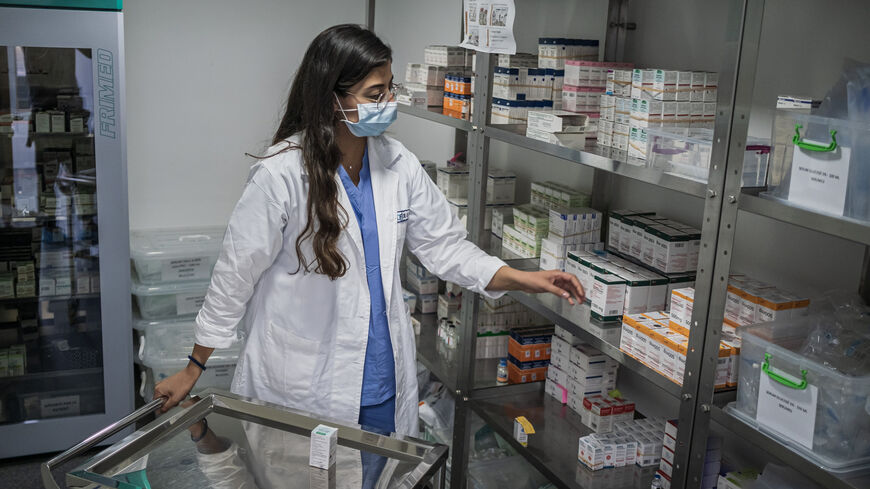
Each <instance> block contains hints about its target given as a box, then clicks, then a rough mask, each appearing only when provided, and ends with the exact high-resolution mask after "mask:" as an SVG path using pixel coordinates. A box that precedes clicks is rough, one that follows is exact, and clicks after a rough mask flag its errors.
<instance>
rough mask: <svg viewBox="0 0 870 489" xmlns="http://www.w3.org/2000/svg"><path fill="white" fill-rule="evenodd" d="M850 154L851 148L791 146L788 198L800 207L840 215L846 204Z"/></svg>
mask: <svg viewBox="0 0 870 489" xmlns="http://www.w3.org/2000/svg"><path fill="white" fill-rule="evenodd" d="M807 142H811V141H807ZM816 144H817V143H816ZM850 155H851V149H850V148H844V147H843V146H840V147H838V148H837V150H836V151H831V152H816V151H808V150H804V149H801V148H798V147H795V149H794V157H793V158H792V162H791V184H790V186H789V190H788V200H789V201H791V202H794V203H796V204H798V205H802V206H804V207H809V208H811V209H816V210H820V211H823V212H827V213H830V214H835V215H838V216H842V215H843V210H844V209H845V206H846V185H847V183H848V182H849V157H850Z"/></svg>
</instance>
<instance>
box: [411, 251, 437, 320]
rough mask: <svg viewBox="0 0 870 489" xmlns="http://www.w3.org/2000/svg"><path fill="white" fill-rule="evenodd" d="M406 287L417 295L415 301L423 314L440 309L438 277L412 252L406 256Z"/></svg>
mask: <svg viewBox="0 0 870 489" xmlns="http://www.w3.org/2000/svg"><path fill="white" fill-rule="evenodd" d="M405 288H406V289H408V291H409V292H411V293H413V294H414V295H415V296H416V298H415V301H414V302H415V305H416V307H417V310H418V311H420V312H421V313H422V314H430V313H433V312H436V311H437V310H438V277H436V276H435V275H434V274H432V273H431V272H430V271H429V270H426V267H424V266H423V265H422V264H421V263H420V262H419V260H417V258H416V257H414V255H411V254H408V255H407V257H406V258H405Z"/></svg>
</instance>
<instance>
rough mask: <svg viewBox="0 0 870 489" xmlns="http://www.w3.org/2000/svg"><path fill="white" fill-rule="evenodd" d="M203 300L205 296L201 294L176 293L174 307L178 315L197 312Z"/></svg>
mask: <svg viewBox="0 0 870 489" xmlns="http://www.w3.org/2000/svg"><path fill="white" fill-rule="evenodd" d="M203 302H205V296H204V295H202V294H178V295H176V296H175V307H176V309H177V313H178V315H179V316H185V315H187V314H196V313H198V312H199V310H200V309H201V308H202V303H203Z"/></svg>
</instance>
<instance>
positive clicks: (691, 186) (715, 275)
mask: <svg viewBox="0 0 870 489" xmlns="http://www.w3.org/2000/svg"><path fill="white" fill-rule="evenodd" d="M369 2H370V5H373V4H374V0H369ZM734 4H735V8H734V11H732V12H731V13H730V14H729V17H728V18H727V19H724V22H725V25H726V26H727V34H726V36H727V39H726V42H725V50H724V52H725V55H724V56H722V57H721V59H722V61H721V63H722V65H721V67H720V69H719V70H718V72H719V75H720V78H719V99H718V101H717V111H716V119H715V125H714V126H715V129H714V133H715V134H716V138H715V140H714V143H713V149H712V155H711V169H710V174H709V179H708V182H707V183H702V182H698V181H694V180H689V179H685V178H682V177H679V176H676V175H672V174H667V173H662V172H658V171H655V170H652V169H649V168H647V167H646V166H645V165H644V162H643V161H641V160H637V159H634V158H629V157H628V156H627V154H626V153H625V152H623V151H617V150H614V149H611V148H604V147H599V146H597V145H594V144H590V145H587V146H586V147H585V148H584V149H583V150H578V149H573V148H566V147H562V146H558V145H553V144H548V143H545V142H540V141H536V140H532V139H529V138H527V137H525V135H524V133H523V131H522V128H521V127H520V126H512V125H490V124H489V114H488V112H489V110H488V109H489V106H490V102H491V96H490V94H491V90H492V80H491V76H490V73H491V72H492V68H491V67H492V66H493V65H494V63H495V59H494V56H492V55H487V54H482V53H478V54H477V61H476V70H477V80H476V83H475V93H474V99H475V101H476V103H475V106H474V112H473V114H472V118H471V120H472V121H475V122H473V123H470V122H466V121H460V120H457V119H452V118H450V117H447V116H443V115H441V114H440V113H439V112H440V111H436V110H433V109H419V108H410V107H403V106H400V111H401V112H403V113H405V114H409V115H412V116H415V117H419V118H422V119H426V120H429V121H432V122H434V123H438V124H443V125H446V126H448V127H453V128H455V129H457V135H458V136H460V135H461V136H462V137H463V138H466V137H467V139H462V140H461V141H462V142H463V143H465V142H467V146H466V147H465V148H464V149H465V151H466V159H467V163H468V165H469V169H470V183H469V196H468V230H469V239H471V240H472V241H473V242H475V243H477V244H478V245H480V246H481V247H482V248H483V249H487V250H490V251H491V252H492V250H494V249H496V247H497V245H498V241H499V240H497V239H490V234H489V232H488V231H486V232H484V230H483V220H484V205H483V202H484V200H485V192H486V175H487V173H488V168H489V161H488V160H489V145H490V142H491V141H492V140H496V141H500V142H503V143H507V144H509V145H512V146H515V147H519V148H524V149H528V150H531V151H534V152H537V153H540V154H543V155H548V156H552V157H555V158H559V159H561V160H565V161H567V162H570V163H574V164H577V165H581V166H583V167H586V168H590V169H592V170H593V171H594V175H595V185H594V190H595V194H596V195H593V207H595V208H597V209H600V210H607V209H608V208H609V205H608V204H609V198H610V197H611V196H606V195H601V194H600V193H599V192H606V190H605V188H606V187H607V185H601V184H602V183H607V182H608V181H610V179H611V178H612V177H616V178H628V179H631V180H636V181H641V182H644V183H646V184H649V185H652V186H655V187H657V188H661V189H666V190H668V191H673V192H677V193H681V194H686V195H690V196H694V197H697V198H698V203H699V205H702V207H703V221H702V240H701V241H702V243H701V244H702V249H701V254H700V258H699V266H698V269H697V278H696V285H695V307H694V315H693V318H692V323H693V324H692V331H693V334H692V335H691V336H690V339H689V341H690V343H689V350H690V353H689V355H688V357H687V362H686V377H685V378H684V382H683V385H682V386H680V385H677V384H676V383H674V382H671V381H670V380H668V379H665V378H664V377H663V376H661V375H659V374H658V373H656V372H654V371H653V370H651V369H650V368H648V367H647V366H646V365H644V364H642V363H640V362H638V361H637V360H635V359H634V358H631V357H629V356H627V355H625V354H624V353H622V352H621V351H620V350H619V348H618V346H617V345H613V344H610V343H608V342H606V341H604V340H603V339H602V338H600V337H598V336H596V335H595V334H593V331H594V330H595V329H596V328H593V327H590V326H592V324H591V323H590V322H589V321H590V319H589V314H588V308H586V306H575V307H571V306H569V305H567V304H566V303H564V302H561V301H559V300H556V299H555V298H554V297H550V296H541V295H530V294H525V293H522V292H510V295H511V297H513V298H515V299H516V300H517V301H519V302H520V303H522V304H523V305H525V306H526V307H529V308H530V309H532V310H534V311H536V312H537V313H539V314H541V315H543V316H544V317H546V318H547V319H548V320H550V321H552V322H553V323H555V324H557V325H559V326H561V327H563V328H566V329H567V330H569V331H570V332H571V333H572V334H575V335H578V336H580V337H582V338H583V339H584V340H585V341H587V342H588V343H590V344H592V345H593V346H595V347H596V348H598V349H600V350H601V351H603V352H604V353H606V354H607V355H609V356H611V357H612V358H614V359H615V360H617V361H618V362H619V363H620V365H621V368H623V369H628V370H631V371H632V372H634V373H636V374H638V375H640V376H641V377H642V378H643V379H644V380H646V381H649V382H650V383H651V384H653V385H655V386H656V387H657V389H656V391H659V392H662V393H663V395H665V396H667V397H669V398H673V399H676V400H677V402H678V404H679V417H678V423H679V427H680V429H679V432H678V438H677V452H676V454H675V463H674V471H675V472H674V477H673V481H672V487H673V488H684V489H689V488H695V487H698V486H699V485H700V479H701V475H702V473H703V468H704V457H705V452H706V441H707V437H708V435H709V432H710V429H711V424H712V423H716V424H717V425H718V426H720V427H721V428H724V430H725V431H726V432H729V433H731V434H732V435H733V436H736V437H739V438H740V439H743V440H745V441H747V442H749V443H751V444H754V445H756V446H758V447H759V448H761V449H762V450H764V451H765V452H766V453H768V454H770V455H772V456H773V457H775V458H777V459H779V460H780V461H782V462H784V463H785V464H787V465H789V466H791V467H792V468H794V469H795V470H797V471H799V472H801V473H803V474H804V475H806V476H807V477H809V478H810V479H812V480H814V481H816V482H818V483H820V484H821V485H822V486H823V487H826V488H836V489H857V488H859V487H861V488H866V487H870V475H864V476H855V477H841V476H840V475H837V474H835V473H832V472H829V471H826V470H824V469H823V468H820V467H818V466H816V465H814V464H813V463H812V462H810V461H808V460H807V459H805V458H804V457H802V456H801V455H799V454H797V453H795V452H793V451H791V450H790V449H788V448H786V447H785V446H784V445H782V444H781V443H779V442H777V441H776V440H774V439H772V438H770V437H768V436H767V435H765V434H764V433H762V432H759V431H757V430H755V429H754V428H752V427H750V426H748V425H746V424H744V423H743V422H741V421H739V420H737V419H736V418H734V417H732V416H730V415H729V414H727V413H726V412H725V411H724V410H723V409H722V406H724V405H725V404H727V403H728V402H731V401H733V400H734V399H735V391H733V390H732V391H726V392H715V391H714V388H713V386H714V382H713V379H714V374H715V365H716V357H717V356H718V343H719V339H720V335H721V324H722V317H723V314H724V307H725V297H726V286H727V281H728V275H729V272H730V268H731V257H732V255H733V253H732V252H733V245H734V239H735V234H736V228H737V216H738V210H741V211H744V212H747V213H750V214H754V215H758V216H763V217H766V218H770V219H774V220H778V221H781V222H785V223H788V224H791V225H795V226H799V227H803V228H807V229H811V230H815V231H818V232H821V233H825V234H828V235H831V236H836V237H839V238H842V239H846V240H850V241H854V242H857V243H860V244H864V245H870V225H868V223H866V222H860V221H855V220H851V219H848V218H841V217H833V216H828V215H823V214H819V213H816V212H813V211H810V210H806V209H802V208H799V207H794V206H791V205H788V204H787V203H785V202H781V201H777V200H772V199H768V198H764V197H760V196H758V195H757V193H756V192H757V190H753V189H741V181H740V180H741V179H740V175H741V173H742V172H741V169H742V165H743V152H744V151H743V148H744V146H745V144H746V139H747V133H748V125H749V118H750V112H751V102H752V98H753V89H754V85H755V78H756V73H755V71H756V64H757V59H758V51H759V46H760V39H761V28H762V17H763V14H764V6H765V2H764V0H738V1H736V2H734ZM607 15H608V18H607V19H602V22H606V24H607V25H608V26H609V27H608V31H607V35H606V38H607V46H606V53H605V59H606V60H608V61H622V60H623V52H624V49H625V46H624V44H625V37H626V35H627V31H626V26H627V25H629V24H628V23H627V20H628V2H627V1H626V0H610V2H609V8H608V14H607ZM632 20H634V19H632ZM457 141H460V140H459V139H457ZM868 250H870V248H868ZM867 257H868V258H867V259H865V263H866V264H868V265H867V266H870V252H868V253H867ZM509 263H510V264H511V265H512V266H515V267H517V268H526V269H537V262H536V261H534V260H532V261H529V260H521V261H510V262H509ZM864 276H865V277H867V279H866V282H867V285H865V287H866V288H867V291H865V292H864V293H865V296H866V295H867V294H868V291H870V271H866V270H865V272H864ZM478 308H479V304H478V303H477V300H476V299H475V298H474V297H473V295H472V294H464V297H463V305H462V324H471V325H475V324H476V318H477V313H478ZM584 312H585V314H584ZM708 325H709V327H708ZM595 326H598V325H595ZM424 329H425V328H424ZM461 335H462V338H461V340H460V349H459V350H458V351H457V353H458V355H459V357H458V359H457V362H456V363H455V364H453V365H452V366H451V367H449V368H448V367H445V366H444V365H442V364H440V363H439V362H438V360H437V359H436V358H434V357H433V355H432V352H434V347H432V346H431V345H430V344H429V343H428V342H429V341H430V340H429V339H427V338H426V337H425V336H422V335H421V338H420V340H418V357H419V358H420V360H421V362H423V363H424V364H425V365H426V366H427V367H428V368H429V369H430V370H431V371H432V372H433V374H434V375H435V376H437V377H439V378H440V379H441V380H442V381H444V382H445V384H447V385H448V386H449V387H450V388H451V390H453V391H454V392H455V394H456V398H457V402H456V413H455V415H456V416H455V425H454V434H453V450H452V453H451V458H452V467H453V470H452V476H451V487H454V488H463V487H465V478H464V475H465V473H466V470H467V463H468V451H469V447H468V444H469V435H470V433H469V425H470V416H471V413H475V414H477V415H479V416H480V417H481V418H483V420H484V421H485V422H486V423H487V424H488V425H490V426H491V427H492V428H493V429H494V430H495V431H496V432H498V433H499V434H501V435H502V436H503V437H504V438H505V439H506V440H507V441H508V442H510V443H511V444H512V445H513V446H514V448H515V449H516V450H517V452H518V453H520V454H521V455H522V456H523V457H525V458H526V459H527V460H528V461H529V462H530V463H531V464H532V465H533V466H534V467H536V468H537V469H538V470H540V471H541V472H542V473H543V474H544V475H545V476H547V477H548V478H550V480H551V481H552V482H553V483H554V485H556V486H557V487H565V488H567V487H581V488H584V489H585V488H587V487H588V488H591V487H605V488H609V487H614V488H617V487H648V483H649V480H650V479H651V474H652V472H649V473H648V474H640V475H638V477H645V479H643V483H638V480H637V479H635V480H634V482H633V483H629V482H625V481H621V482H614V480H615V479H620V477H618V476H617V477H614V478H610V479H608V478H606V476H602V477H603V479H602V480H598V479H597V478H596V475H597V474H596V473H593V472H591V471H588V470H586V469H585V468H584V467H583V466H582V465H581V464H580V463H579V462H577V461H576V459H575V457H574V453H575V452H576V449H577V445H576V444H577V439H578V437H580V436H583V435H585V434H587V433H588V429H587V428H586V427H585V426H583V425H582V423H580V422H579V417H578V416H577V415H576V414H574V413H573V412H571V411H570V409H568V408H567V407H565V406H561V405H560V404H559V403H558V402H556V401H554V400H551V399H549V398H548V397H547V396H545V395H544V394H543V393H542V392H541V389H540V386H530V385H528V384H525V385H517V386H508V387H500V388H481V385H480V384H479V383H478V382H477V378H478V376H479V375H480V374H481V373H482V372H483V373H485V372H486V370H485V369H483V370H481V369H479V368H478V365H477V364H476V363H475V362H476V361H475V360H474V358H475V348H476V342H475V341H474V338H475V336H476V335H475V328H474V327H471V328H467V327H466V328H462V330H461ZM436 355H437V354H436ZM454 366H455V369H454V368H453V367H454ZM493 370H494V368H493ZM643 407H644V406H643V405H642V404H641V405H639V406H638V410H639V411H640V412H643ZM520 414H522V415H525V416H526V417H528V418H529V419H530V420H531V421H532V423H533V424H534V425H535V427H536V430H537V431H538V435H536V436H532V437H531V439H530V442H529V446H528V447H523V446H521V445H520V444H519V443H516V442H515V441H514V440H513V426H512V423H513V418H514V417H515V416H517V415H520ZM612 470H613V469H611V470H610V471H601V472H602V473H607V472H609V473H610V474H614V472H612ZM608 481H609V482H610V483H612V484H611V485H608ZM620 484H622V485H620ZM645 484H647V485H645Z"/></svg>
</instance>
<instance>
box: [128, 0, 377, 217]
mask: <svg viewBox="0 0 870 489" xmlns="http://www.w3.org/2000/svg"><path fill="white" fill-rule="evenodd" d="M345 22H354V23H364V22H365V2H361V1H353V0H318V1H316V2H304V1H286V0H253V1H247V2H238V1H233V0H186V1H184V2H175V1H169V0H151V1H148V2H127V3H126V4H125V6H124V29H125V43H126V62H127V114H128V117H127V131H128V136H127V142H128V144H127V149H128V150H127V165H128V174H129V194H130V226H131V228H133V229H143V228H157V227H176V226H191V225H222V224H225V223H226V221H227V218H228V217H229V213H230V212H231V210H232V208H233V205H234V204H235V202H236V200H237V199H238V197H239V195H240V194H241V189H242V186H243V184H244V182H245V177H246V176H247V173H248V168H249V166H250V161H251V160H250V159H249V158H246V157H245V156H244V153H245V152H249V153H254V154H258V153H259V152H261V151H262V150H263V149H264V148H265V147H266V145H267V143H268V141H269V140H270V139H271V137H272V134H273V133H274V131H275V128H276V127H277V122H278V119H279V118H280V116H281V114H282V109H283V104H284V101H285V99H286V97H287V92H288V90H289V87H290V80H291V79H292V76H293V74H294V72H295V70H296V67H297V65H298V64H299V62H300V61H301V59H302V55H303V54H304V52H305V49H306V47H307V46H308V43H309V42H311V40H312V39H313V38H314V36H316V35H317V34H318V33H319V32H320V31H322V30H323V29H325V28H327V27H329V26H331V25H334V24H340V23H345Z"/></svg>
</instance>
